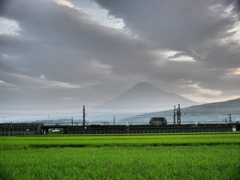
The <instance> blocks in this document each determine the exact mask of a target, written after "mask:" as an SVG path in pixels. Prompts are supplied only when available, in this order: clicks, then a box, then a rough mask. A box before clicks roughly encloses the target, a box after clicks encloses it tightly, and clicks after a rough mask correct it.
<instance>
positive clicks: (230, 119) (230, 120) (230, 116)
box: [228, 114, 232, 123]
mask: <svg viewBox="0 0 240 180" xmlns="http://www.w3.org/2000/svg"><path fill="white" fill-rule="evenodd" d="M228 116H229V122H230V123H231V122H232V114H228Z"/></svg>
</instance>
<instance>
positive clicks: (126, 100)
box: [103, 82, 196, 110]
mask: <svg viewBox="0 0 240 180" xmlns="http://www.w3.org/2000/svg"><path fill="white" fill-rule="evenodd" d="M176 104H181V105H182V106H184V107H186V106H190V105H194V104H196V102H193V101H191V100H189V99H186V98H184V97H182V96H179V95H176V94H173V93H168V92H165V91H163V90H161V89H158V88H157V87H155V86H153V85H151V84H149V83H146V82H139V83H137V84H136V85H134V86H133V87H131V88H130V89H128V90H127V91H125V92H124V93H122V94H120V95H119V96H117V97H115V98H114V99H112V100H111V101H109V102H107V103H105V104H104V105H103V106H106V107H118V106H124V107H129V108H132V107H135V108H137V107H143V108H146V109H153V110H163V109H168V108H170V107H173V106H174V105H176Z"/></svg>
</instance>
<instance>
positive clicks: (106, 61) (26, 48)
mask: <svg viewBox="0 0 240 180" xmlns="http://www.w3.org/2000/svg"><path fill="white" fill-rule="evenodd" d="M96 2H98V3H99V4H100V5H101V6H102V7H104V8H106V9H108V10H109V13H110V14H111V15H113V16H115V17H119V18H122V19H123V20H124V22H125V24H126V29H129V30H131V33H132V34H137V35H138V38H136V37H133V36H131V35H129V34H127V33H126V32H123V31H122V30H116V29H112V28H109V27H104V26H103V25H101V24H99V23H98V22H95V21H92V20H91V18H90V17H89V16H88V15H87V14H85V13H84V12H82V11H79V10H76V9H72V8H69V7H66V6H60V5H57V4H55V3H53V2H52V1H49V0H41V1H38V0H31V1H30V0H21V1H18V0H15V1H11V3H8V4H6V5H5V8H4V11H3V12H2V13H1V16H3V17H6V18H9V19H13V20H16V21H17V22H18V23H19V26H20V28H21V31H20V32H19V35H18V36H0V47H1V52H0V53H1V54H7V55H9V57H18V58H17V59H12V60H11V59H9V60H6V59H4V58H3V57H2V56H1V55H0V72H1V73H0V80H2V81H4V82H6V83H9V84H14V85H15V86H16V87H15V89H14V90H13V89H12V91H11V92H9V91H7V89H6V87H5V88H2V87H0V93H1V98H3V99H4V100H3V101H4V102H8V104H11V103H12V104H13V103H15V104H19V106H20V105H21V103H23V102H24V103H25V104H34V103H36V102H37V104H38V103H39V104H44V103H46V102H47V103H49V104H53V105H54V104H64V103H65V102H66V98H68V99H69V98H71V101H69V100H68V101H67V102H68V103H69V104H70V103H71V104H72V105H75V104H78V105H79V104H83V103H86V102H87V103H93V104H94V103H95V104H96V103H103V102H104V101H107V100H110V99H111V98H113V97H114V96H115V95H118V94H119V93H121V92H123V91H124V90H126V89H127V88H128V87H130V86H132V85H133V84H134V83H136V82H138V81H148V82H151V83H153V84H154V85H157V86H158V87H159V88H162V89H164V90H167V91H170V92H174V93H179V92H180V93H185V92H187V87H186V88H184V87H182V85H184V84H187V83H186V82H188V81H191V82H192V83H196V84H199V85H200V86H201V87H202V88H206V89H214V90H215V89H216V90H221V91H224V94H225V95H226V96H227V95H230V94H234V95H236V94H239V93H237V90H236V89H240V87H239V86H240V85H239V83H236V82H238V81H239V78H238V77H235V78H231V77H227V78H225V79H224V75H226V74H228V73H229V71H230V70H231V69H233V68H237V67H240V65H239V61H238V60H239V52H238V51H237V47H238V44H235V45H234V44H232V43H233V42H232V41H231V42H230V43H229V44H221V43H220V40H219V39H222V38H228V37H229V38H230V37H231V36H232V35H233V34H230V33H227V32H226V31H227V30H228V29H230V28H232V27H234V23H235V21H234V20H233V19H232V18H230V17H222V16H220V15H219V13H220V12H221V10H219V9H217V10H216V11H210V9H209V7H211V5H214V3H213V2H214V1H208V0H200V1H192V0H181V1H157V0H149V1H143V0H137V1H133V0H129V1H115V0H111V1H103V0H99V1H96ZM218 2H223V1H218ZM226 6H227V5H226ZM166 49H169V50H175V51H181V53H180V54H176V55H175V56H176V57H177V56H181V55H191V56H193V57H194V58H195V59H196V60H197V61H196V62H194V63H193V62H172V61H168V59H167V58H166V57H164V56H163V55H161V54H154V53H153V52H155V51H156V52H157V51H162V50H166ZM226 59H227V60H228V61H226ZM6 72H7V73H6ZM14 75H19V76H22V77H26V78H25V79H24V78H22V79H19V78H16V76H14ZM41 77H45V79H46V82H48V83H51V82H52V83H53V85H54V83H57V82H59V83H60V85H62V86H64V85H69V87H80V86H81V85H83V84H89V86H84V87H82V88H63V87H53V86H51V87H50V86H48V88H42V86H43V83H42V82H44V80H39V79H40V78H41ZM29 79H31V80H34V83H33V82H32V83H31V82H30V80H29ZM36 80H37V81H36ZM61 83H63V84H61ZM219 83H220V84H221V85H219ZM55 85H56V84H55ZM71 85H76V86H71ZM232 87H234V90H233V88H232ZM193 91H194V89H192V90H191V93H194V92H193ZM11 95H12V96H11ZM64 98H65V99H64ZM24 99H25V100H24ZM26 106H27V105H26Z"/></svg>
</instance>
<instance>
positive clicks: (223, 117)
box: [122, 98, 240, 124]
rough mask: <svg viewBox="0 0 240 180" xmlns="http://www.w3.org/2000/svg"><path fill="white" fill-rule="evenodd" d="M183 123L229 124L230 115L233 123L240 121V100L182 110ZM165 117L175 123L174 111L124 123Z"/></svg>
mask: <svg viewBox="0 0 240 180" xmlns="http://www.w3.org/2000/svg"><path fill="white" fill-rule="evenodd" d="M181 112H182V116H181V117H182V123H196V122H197V123H204V122H213V123H215V122H226V121H227V122H228V121H229V114H231V118H232V121H233V122H236V121H240V98H238V99H233V100H229V101H224V102H216V103H208V104H202V105H195V106H191V107H186V108H182V109H181ZM159 116H164V117H166V118H167V119H168V122H169V123H173V109H172V110H168V111H159V112H152V113H146V114H141V115H137V116H133V117H130V118H125V119H123V120H122V123H125V122H132V123H133V124H134V123H135V124H136V123H141V124H142V123H148V122H149V119H150V118H151V117H159Z"/></svg>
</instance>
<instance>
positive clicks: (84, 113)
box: [83, 105, 86, 127]
mask: <svg viewBox="0 0 240 180" xmlns="http://www.w3.org/2000/svg"><path fill="white" fill-rule="evenodd" d="M85 116H86V112H85V106H84V105H83V127H85V124H86V122H85Z"/></svg>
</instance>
